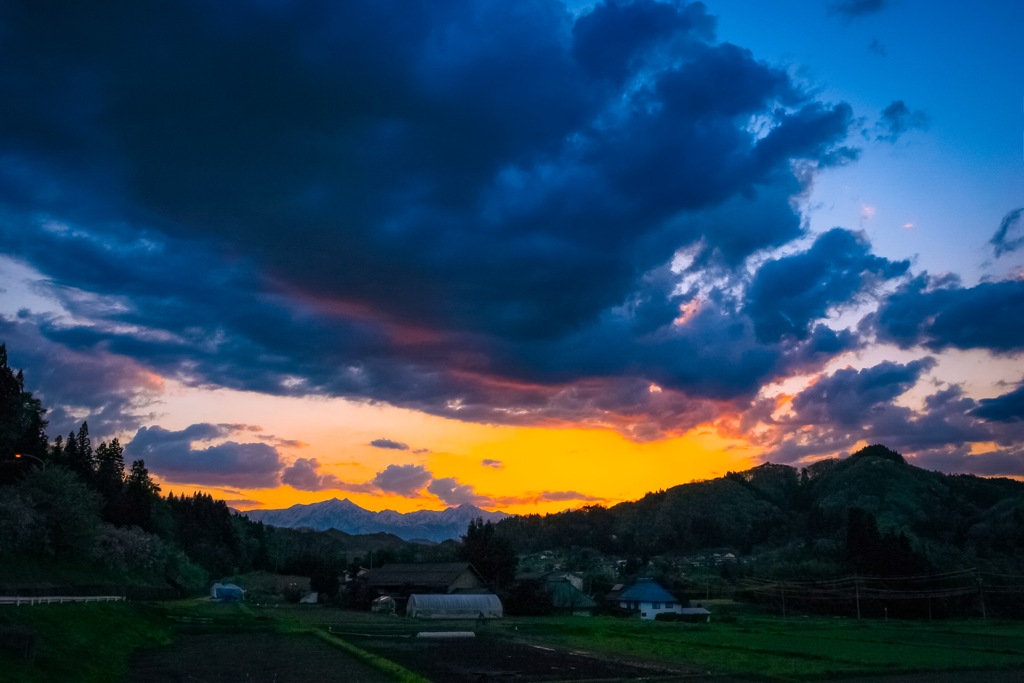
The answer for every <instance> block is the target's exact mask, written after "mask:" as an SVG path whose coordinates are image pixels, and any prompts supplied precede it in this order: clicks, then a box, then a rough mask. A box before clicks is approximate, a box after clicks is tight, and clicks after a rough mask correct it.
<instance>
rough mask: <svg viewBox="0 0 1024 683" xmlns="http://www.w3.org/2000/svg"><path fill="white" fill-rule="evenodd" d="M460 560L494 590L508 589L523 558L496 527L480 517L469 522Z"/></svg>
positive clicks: (460, 550)
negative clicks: (466, 563)
mask: <svg viewBox="0 0 1024 683" xmlns="http://www.w3.org/2000/svg"><path fill="white" fill-rule="evenodd" d="M458 554H459V559H461V560H465V561H466V562H469V563H470V564H472V565H473V567H474V568H475V569H476V570H477V571H478V572H480V576H482V577H483V578H484V580H485V581H487V583H488V584H490V585H491V586H492V587H493V588H494V589H501V588H507V587H509V586H511V585H512V582H513V580H514V579H515V577H516V567H517V566H518V564H519V557H518V556H517V555H516V551H515V549H514V548H513V547H512V544H511V543H510V542H509V540H508V539H507V538H505V537H504V536H498V535H497V534H496V533H495V528H494V525H493V524H491V523H490V522H484V521H483V519H480V518H477V519H475V520H473V521H472V522H470V523H469V528H468V529H467V530H466V535H465V536H463V537H462V545H461V546H460V547H459V553H458Z"/></svg>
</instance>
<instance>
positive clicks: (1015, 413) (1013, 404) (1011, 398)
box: [974, 387, 1024, 422]
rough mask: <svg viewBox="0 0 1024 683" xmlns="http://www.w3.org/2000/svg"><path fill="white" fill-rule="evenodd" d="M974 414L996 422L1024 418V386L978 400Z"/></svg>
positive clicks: (1016, 420) (1017, 420) (1014, 420)
mask: <svg viewBox="0 0 1024 683" xmlns="http://www.w3.org/2000/svg"><path fill="white" fill-rule="evenodd" d="M974 414H975V415H977V416H978V417H980V418H984V419H986V420H992V421H995V422H1019V421H1021V420H1024V387H1020V388H1019V389H1016V390H1014V391H1011V392H1010V393H1008V394H1003V395H1002V396H997V397H995V398H983V399H981V400H980V401H978V408H977V409H975V411H974Z"/></svg>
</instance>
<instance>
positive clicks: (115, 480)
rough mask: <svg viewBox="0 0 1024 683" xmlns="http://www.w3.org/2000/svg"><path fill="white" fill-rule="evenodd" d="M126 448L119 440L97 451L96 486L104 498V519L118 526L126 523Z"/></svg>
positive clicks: (105, 444)
mask: <svg viewBox="0 0 1024 683" xmlns="http://www.w3.org/2000/svg"><path fill="white" fill-rule="evenodd" d="M124 482H125V475H124V448H122V447H121V443H120V442H119V441H118V440H117V439H112V440H111V441H110V443H109V444H108V443H106V442H103V443H101V444H100V445H99V448H97V449H96V477H95V482H94V485H95V487H96V490H97V491H98V492H99V493H100V495H102V496H103V500H104V505H103V518H104V519H105V520H106V521H108V522H110V523H112V524H117V525H119V526H120V525H123V524H125V523H126V520H125V519H124V517H125V510H124Z"/></svg>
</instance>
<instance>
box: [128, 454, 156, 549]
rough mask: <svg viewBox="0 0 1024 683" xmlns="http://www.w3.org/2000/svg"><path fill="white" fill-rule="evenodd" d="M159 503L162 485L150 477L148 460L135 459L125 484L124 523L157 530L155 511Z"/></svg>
mask: <svg viewBox="0 0 1024 683" xmlns="http://www.w3.org/2000/svg"><path fill="white" fill-rule="evenodd" d="M159 503H160V487H159V486H158V485H157V484H156V482H154V481H153V480H152V479H151V478H150V476H149V470H148V469H146V462H145V461H144V460H135V461H134V462H132V469H131V472H129V473H128V478H127V479H126V480H125V485H124V510H125V519H124V523H125V524H129V525H134V526H138V527H141V528H142V529H143V530H145V531H150V532H152V531H155V530H156V526H157V524H156V518H155V516H154V511H155V508H156V506H157V505H158V504H159Z"/></svg>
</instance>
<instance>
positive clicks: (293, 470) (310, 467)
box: [281, 458, 366, 491]
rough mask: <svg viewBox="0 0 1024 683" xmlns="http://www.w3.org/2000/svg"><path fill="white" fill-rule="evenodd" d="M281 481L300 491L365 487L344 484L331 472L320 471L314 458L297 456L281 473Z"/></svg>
mask: <svg viewBox="0 0 1024 683" xmlns="http://www.w3.org/2000/svg"><path fill="white" fill-rule="evenodd" d="M281 481H282V482H283V483H285V484H288V485H289V486H291V487H292V488H294V489H299V490H300V491H323V490H325V489H343V490H346V491H353V490H356V489H358V490H359V491H365V490H366V487H364V486H359V485H357V486H356V487H353V486H352V485H349V484H346V483H345V482H343V481H342V480H341V479H338V477H336V476H335V475H333V474H328V473H321V472H320V462H319V461H318V460H317V459H316V458H297V459H296V460H295V462H293V463H292V464H291V465H289V466H288V467H286V468H284V471H283V472H282V473H281Z"/></svg>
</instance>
